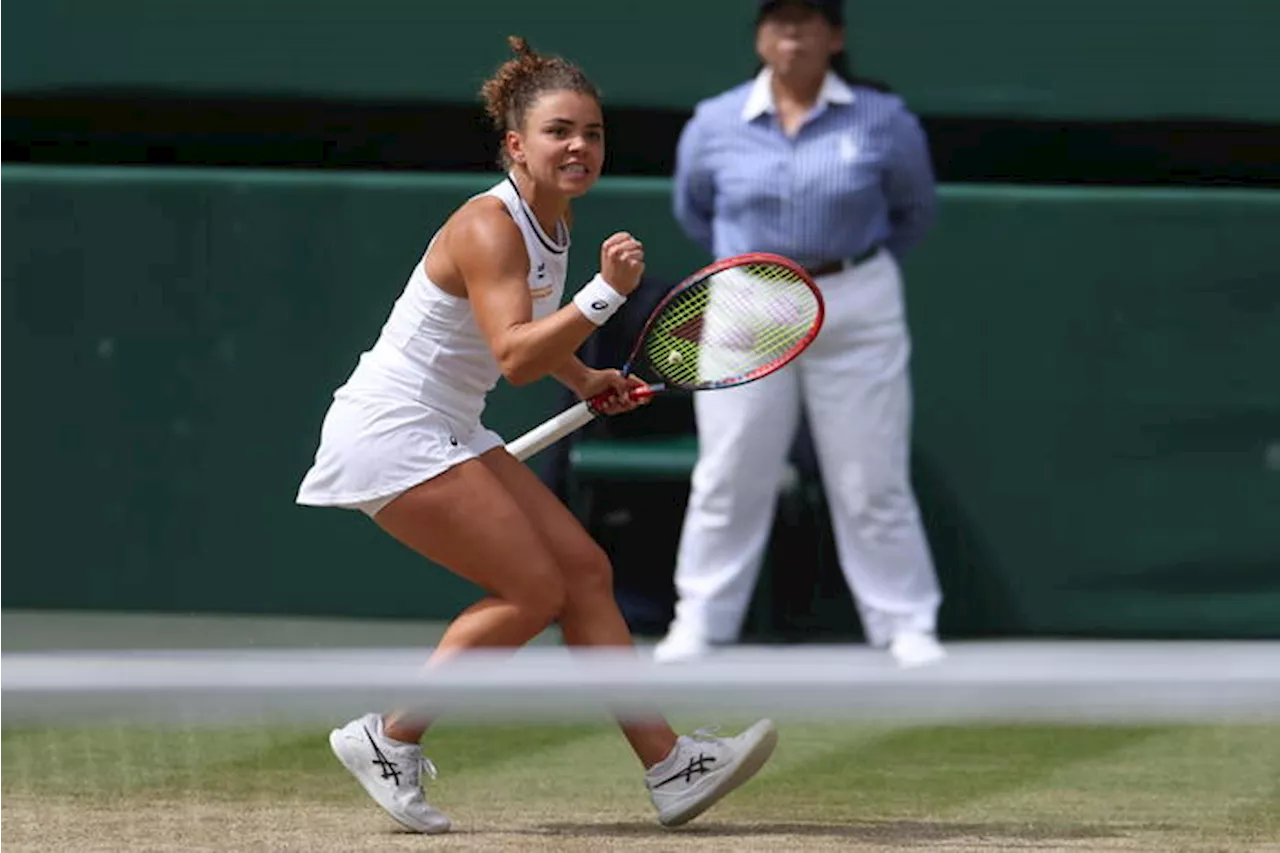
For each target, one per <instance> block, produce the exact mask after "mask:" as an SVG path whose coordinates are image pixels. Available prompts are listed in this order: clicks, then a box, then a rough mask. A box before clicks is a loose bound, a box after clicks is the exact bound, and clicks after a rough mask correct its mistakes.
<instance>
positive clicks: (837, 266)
mask: <svg viewBox="0 0 1280 853" xmlns="http://www.w3.org/2000/svg"><path fill="white" fill-rule="evenodd" d="M881 248H882V247H881V245H880V244H879V243H876V244H875V245H873V246H870V247H869V248H867V249H866V250H865V251H863V252H860V253H859V254H857V255H854V256H853V257H852V258H841V259H840V260H838V261H818V262H816V263H814V264H811V265H808V266H806V267H805V268H804V271H805V272H807V273H808V274H809V276H810V277H811V278H817V277H819V276H823V275H831V274H832V273H835V272H840V271H841V270H847V269H849V268H851V267H856V266H861V265H862V264H865V263H866V262H867V261H869V260H871V259H872V258H874V257H875V256H876V255H878V254H880V249H881Z"/></svg>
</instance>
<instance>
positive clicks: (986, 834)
mask: <svg viewBox="0 0 1280 853" xmlns="http://www.w3.org/2000/svg"><path fill="white" fill-rule="evenodd" d="M1169 828H1170V827H1164V826H1156V825H1146V824H1143V825H1126V826H1117V825H1115V824H1111V825H1108V826H1105V827H1100V826H1090V825H1086V824H1053V823H1001V822H987V823H952V822H948V821H927V820H860V821H851V822H848V823H827V822H807V823H799V822H794V823H791V822H788V823H751V824H737V823H716V822H707V823H698V824H694V825H691V826H685V827H680V828H677V829H668V828H665V827H662V826H658V825H657V824H654V823H652V822H649V821H643V822H640V821H637V822H634V823H632V822H627V823H622V822H615V823H567V822H566V823H545V824H542V825H541V826H540V827H539V828H538V829H536V830H531V832H532V834H538V835H560V836H566V837H577V836H593V837H597V838H599V837H636V838H642V837H650V836H653V837H657V836H666V837H669V838H670V837H673V836H691V837H718V838H742V839H747V838H752V837H758V838H761V839H762V840H764V839H773V840H772V841H770V842H769V844H770V845H771V846H772V845H774V844H776V843H778V839H780V838H781V837H783V836H794V837H797V838H832V839H837V838H838V839H845V840H847V841H852V842H865V843H869V844H875V843H879V844H921V843H928V842H942V841H950V840H958V839H966V838H968V839H975V840H976V839H987V840H990V839H996V838H999V839H1005V840H1010V841H1025V842H1052V841H1082V840H1089V839H1102V838H1123V837H1125V836H1126V835H1129V834H1130V833H1132V832H1136V831H1143V832H1150V831H1158V830H1162V829H1169Z"/></svg>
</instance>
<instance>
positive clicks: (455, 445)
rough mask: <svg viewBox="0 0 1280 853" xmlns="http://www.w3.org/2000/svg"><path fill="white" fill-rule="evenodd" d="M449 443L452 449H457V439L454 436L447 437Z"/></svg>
mask: <svg viewBox="0 0 1280 853" xmlns="http://www.w3.org/2000/svg"><path fill="white" fill-rule="evenodd" d="M449 443H450V444H452V445H453V446H454V447H457V446H458V437H457V436H456V435H451V436H449Z"/></svg>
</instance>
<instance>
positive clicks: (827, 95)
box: [742, 68, 853, 121]
mask: <svg viewBox="0 0 1280 853" xmlns="http://www.w3.org/2000/svg"><path fill="white" fill-rule="evenodd" d="M772 82H773V72H772V71H771V70H769V69H768V68H762V69H760V73H759V74H757V75H756V79H755V81H754V82H753V83H752V84H751V91H750V92H749V93H748V94H747V102H746V103H745V104H743V105H742V120H743V121H751V120H752V119H757V118H759V117H760V116H762V115H764V114H765V113H771V112H773V111H774V109H775V108H774V104H773V90H772V89H771V88H770V84H771V83H772ZM850 103H853V89H851V88H849V84H848V83H846V82H844V81H843V80H841V79H840V76H839V75H838V74H836V73H835V72H834V71H828V72H827V76H826V77H825V78H823V81H822V88H821V89H819V90H818V102H817V104H815V105H814V106H815V107H825V106H826V105H827V104H850Z"/></svg>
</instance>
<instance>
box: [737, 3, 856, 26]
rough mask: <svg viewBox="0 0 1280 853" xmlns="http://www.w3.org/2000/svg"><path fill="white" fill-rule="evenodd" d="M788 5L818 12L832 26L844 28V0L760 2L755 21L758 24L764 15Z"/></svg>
mask: <svg viewBox="0 0 1280 853" xmlns="http://www.w3.org/2000/svg"><path fill="white" fill-rule="evenodd" d="M788 3H798V4H799V5H803V6H808V7H810V8H812V9H814V10H816V11H818V12H821V13H822V16H823V17H824V18H826V19H827V21H829V22H830V23H831V25H832V26H836V27H843V26H844V0H760V3H759V7H760V10H759V12H758V13H757V14H756V21H757V22H759V21H760V20H762V19H763V18H764V16H765V15H767V14H769V13H770V12H772V11H773V10H774V9H777V8H778V7H779V6H783V5H786V4H788Z"/></svg>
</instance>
